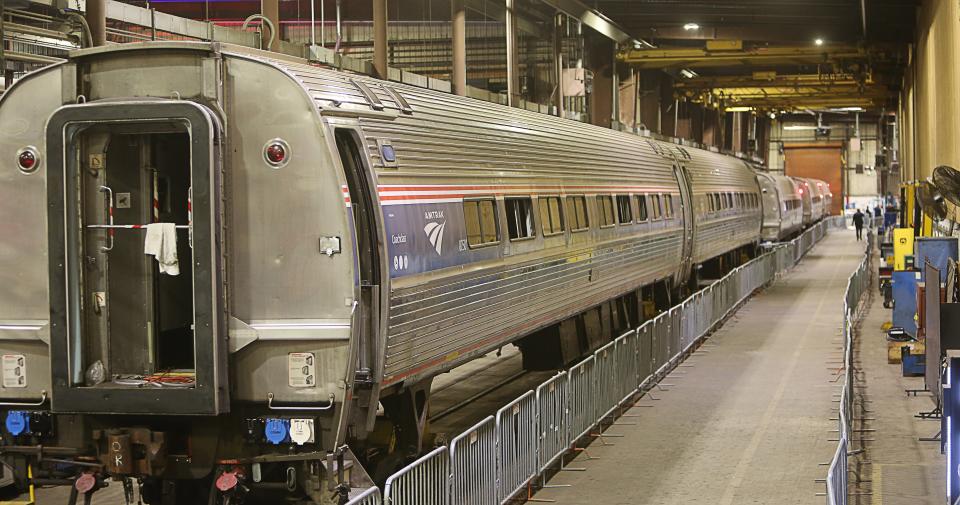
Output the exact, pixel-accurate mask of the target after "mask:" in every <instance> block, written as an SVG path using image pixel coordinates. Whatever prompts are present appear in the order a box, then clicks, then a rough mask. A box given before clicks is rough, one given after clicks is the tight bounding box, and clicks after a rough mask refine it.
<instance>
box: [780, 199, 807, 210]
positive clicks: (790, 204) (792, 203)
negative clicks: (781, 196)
mask: <svg viewBox="0 0 960 505" xmlns="http://www.w3.org/2000/svg"><path fill="white" fill-rule="evenodd" d="M801 205H803V203H802V202H801V201H800V200H787V201H785V202H783V210H794V209H798V208H800V206H801Z"/></svg>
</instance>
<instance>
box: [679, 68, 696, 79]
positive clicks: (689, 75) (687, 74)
mask: <svg viewBox="0 0 960 505" xmlns="http://www.w3.org/2000/svg"><path fill="white" fill-rule="evenodd" d="M680 75H682V76H684V77H686V78H687V79H693V78H694V77H696V76H697V73H696V72H694V71H693V70H690V69H689V68H683V69H680Z"/></svg>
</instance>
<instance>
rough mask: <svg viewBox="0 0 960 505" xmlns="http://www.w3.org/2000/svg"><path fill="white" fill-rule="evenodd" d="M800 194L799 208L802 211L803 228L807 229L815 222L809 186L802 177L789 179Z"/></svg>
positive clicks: (811, 192)
mask: <svg viewBox="0 0 960 505" xmlns="http://www.w3.org/2000/svg"><path fill="white" fill-rule="evenodd" d="M791 179H793V182H794V183H796V185H797V188H798V189H797V191H799V192H800V198H801V208H802V209H803V226H804V227H807V226H810V225H811V224H813V223H814V222H815V221H816V218H815V217H814V212H813V191H812V190H811V189H810V184H809V183H808V182H807V180H806V179H804V178H802V177H791Z"/></svg>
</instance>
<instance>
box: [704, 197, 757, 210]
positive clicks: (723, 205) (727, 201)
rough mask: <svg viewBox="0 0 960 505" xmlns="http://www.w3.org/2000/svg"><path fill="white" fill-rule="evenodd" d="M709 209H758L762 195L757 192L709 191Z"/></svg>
mask: <svg viewBox="0 0 960 505" xmlns="http://www.w3.org/2000/svg"><path fill="white" fill-rule="evenodd" d="M706 197H707V207H708V208H707V209H706V210H707V211H709V212H717V211H721V210H726V209H732V208H735V207H736V208H740V209H758V208H760V196H759V195H757V194H756V193H707V195H706Z"/></svg>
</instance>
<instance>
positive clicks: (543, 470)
mask: <svg viewBox="0 0 960 505" xmlns="http://www.w3.org/2000/svg"><path fill="white" fill-rule="evenodd" d="M838 225H839V226H842V218H839V224H838V222H837V220H836V219H828V220H824V221H822V222H820V223H817V224H816V225H814V226H813V227H811V228H809V229H808V230H806V231H805V232H804V233H803V234H802V235H800V236H799V237H797V238H796V239H794V240H792V241H790V242H786V243H781V244H774V245H772V246H769V249H768V251H767V252H765V253H764V254H762V255H760V256H759V257H757V258H755V259H753V260H751V261H750V262H748V263H746V264H744V265H742V266H740V267H737V268H736V269H734V270H733V271H731V272H730V273H729V274H727V275H726V276H724V277H723V278H722V279H719V280H717V281H714V282H713V283H712V284H710V285H709V286H707V287H706V288H704V289H702V290H700V291H698V292H697V293H694V294H693V295H691V296H690V297H688V298H687V299H686V300H684V301H683V302H682V303H681V304H679V305H677V306H675V307H673V308H672V309H670V310H668V311H666V312H662V313H660V314H659V315H657V316H656V317H655V318H653V319H651V320H648V321H646V322H645V323H643V324H642V325H641V326H640V327H638V328H636V329H635V330H631V331H628V332H626V333H624V334H623V335H620V336H619V337H617V338H616V339H614V340H613V341H612V342H610V343H608V344H606V345H604V346H603V347H601V348H599V349H597V350H596V351H594V352H593V353H592V354H591V355H590V356H587V357H586V358H585V359H583V360H582V361H580V362H579V363H577V364H576V365H574V366H573V367H571V368H570V369H569V370H566V371H562V372H560V373H558V374H557V375H555V376H553V377H551V378H550V379H549V380H547V381H545V382H543V383H542V384H540V385H539V386H538V387H537V388H536V389H535V390H533V391H528V392H526V393H524V394H523V395H521V396H520V397H519V398H517V399H516V400H514V401H512V402H510V403H509V404H507V405H506V406H505V407H503V408H501V409H500V410H498V411H497V413H496V416H492V417H488V418H487V419H485V420H483V421H481V422H480V423H478V424H477V425H475V426H473V427H471V428H470V429H468V430H467V431H465V432H464V433H462V434H460V435H459V436H457V437H456V438H454V439H453V440H452V441H451V443H450V445H449V446H442V447H438V448H436V449H434V450H433V451H432V452H430V453H429V454H427V455H426V456H423V457H422V458H420V459H418V460H417V461H415V462H413V463H411V464H410V465H408V466H407V467H405V468H403V469H402V470H400V471H399V472H397V473H396V474H394V475H393V476H391V477H390V478H389V479H388V480H387V482H386V485H385V487H384V503H385V504H387V505H414V504H416V505H448V504H449V505H454V504H456V505H461V504H464V505H498V504H504V503H506V502H508V501H509V500H510V499H512V498H514V497H516V496H517V495H519V494H520V493H522V492H523V491H525V490H526V491H527V492H528V493H529V492H532V491H533V488H534V487H535V486H536V485H537V482H538V478H545V476H546V475H547V474H548V473H549V472H550V471H551V468H560V467H562V465H563V464H564V456H565V455H567V454H569V453H570V452H571V451H572V450H574V449H576V447H577V444H578V443H580V442H581V441H583V440H584V439H586V438H588V437H591V436H594V435H601V434H602V431H603V426H602V425H601V424H602V423H604V422H605V420H606V419H610V418H612V417H616V415H617V413H618V410H619V409H621V408H622V407H624V406H626V405H627V404H628V403H629V402H631V401H632V400H633V399H634V398H635V397H636V395H637V394H640V393H643V392H645V391H647V390H648V389H650V388H651V387H653V385H654V384H655V383H656V382H657V381H659V380H660V379H661V378H663V377H664V376H665V375H666V374H667V373H669V372H670V371H672V370H673V368H674V367H676V366H677V365H678V364H679V363H680V362H681V361H682V360H683V359H684V358H685V357H686V356H687V355H689V353H690V352H692V350H694V349H695V348H696V346H697V344H699V343H700V342H701V341H702V340H703V339H704V338H705V337H706V336H707V335H708V334H709V333H710V332H711V331H713V330H714V329H715V328H716V327H717V325H719V324H720V323H721V322H722V321H723V320H724V319H725V318H726V317H728V316H729V315H730V314H731V313H732V312H733V311H735V310H736V308H737V307H738V306H739V305H740V304H741V303H743V302H744V301H745V300H746V299H747V298H748V297H749V296H750V295H751V294H752V293H753V292H754V291H756V290H757V289H758V288H761V287H763V286H765V285H767V284H768V283H770V282H772V281H773V280H775V279H776V278H777V277H778V276H779V275H782V274H783V273H784V272H786V271H787V270H788V269H790V268H792V267H793V266H794V265H796V263H797V261H799V260H800V259H801V258H802V257H803V256H804V255H805V254H806V253H807V252H809V251H810V249H811V248H812V247H813V246H814V245H815V244H816V243H817V241H819V240H820V239H821V238H823V236H825V235H826V234H827V233H828V232H829V230H830V229H831V228H834V227H836V226H838ZM858 286H859V284H858ZM601 436H602V435H601ZM843 464H844V465H845V461H844V463H843ZM838 466H839V463H838ZM831 468H832V467H831ZM844 468H845V467H844ZM838 471H839V470H838ZM363 505H368V504H367V503H363Z"/></svg>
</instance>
